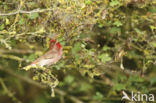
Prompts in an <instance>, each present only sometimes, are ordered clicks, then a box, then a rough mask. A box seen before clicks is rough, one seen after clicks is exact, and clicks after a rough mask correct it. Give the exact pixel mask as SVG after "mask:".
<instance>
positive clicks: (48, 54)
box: [32, 50, 57, 64]
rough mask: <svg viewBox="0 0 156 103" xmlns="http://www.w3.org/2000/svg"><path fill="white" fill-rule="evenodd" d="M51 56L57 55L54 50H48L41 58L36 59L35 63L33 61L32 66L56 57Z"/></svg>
mask: <svg viewBox="0 0 156 103" xmlns="http://www.w3.org/2000/svg"><path fill="white" fill-rule="evenodd" d="M52 54H57V52H56V51H54V50H50V51H48V52H47V53H45V54H44V55H43V56H41V57H39V58H38V59H36V60H35V61H33V62H32V64H37V63H38V62H39V61H41V60H43V59H52V58H54V57H55V56H56V55H52Z"/></svg>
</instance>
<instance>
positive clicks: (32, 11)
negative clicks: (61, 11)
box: [0, 8, 53, 16]
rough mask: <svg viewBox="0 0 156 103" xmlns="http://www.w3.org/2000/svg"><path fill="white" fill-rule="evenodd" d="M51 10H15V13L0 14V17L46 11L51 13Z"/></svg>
mask: <svg viewBox="0 0 156 103" xmlns="http://www.w3.org/2000/svg"><path fill="white" fill-rule="evenodd" d="M52 10H53V9H52V8H48V9H34V10H31V11H25V10H17V11H15V12H11V13H0V16H10V15H16V14H31V13H41V12H46V11H52Z"/></svg>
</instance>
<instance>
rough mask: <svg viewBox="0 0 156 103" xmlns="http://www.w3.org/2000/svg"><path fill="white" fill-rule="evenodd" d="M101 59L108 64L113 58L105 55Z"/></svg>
mask: <svg viewBox="0 0 156 103" xmlns="http://www.w3.org/2000/svg"><path fill="white" fill-rule="evenodd" d="M99 59H101V61H102V62H107V61H111V60H112V58H111V57H110V56H109V54H107V53H104V54H102V55H100V56H99Z"/></svg>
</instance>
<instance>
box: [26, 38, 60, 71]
mask: <svg viewBox="0 0 156 103" xmlns="http://www.w3.org/2000/svg"><path fill="white" fill-rule="evenodd" d="M62 54H63V48H62V45H61V43H60V42H58V41H57V40H54V39H51V40H50V43H49V50H48V51H47V52H46V53H45V54H44V55H42V56H41V57H39V58H37V59H36V60H35V61H33V62H32V63H31V64H30V65H28V66H26V67H24V69H25V70H29V69H30V68H31V67H37V66H40V67H44V66H50V65H52V64H55V63H57V62H58V61H59V60H60V59H61V58H62Z"/></svg>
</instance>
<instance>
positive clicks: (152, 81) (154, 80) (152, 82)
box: [150, 76, 156, 84]
mask: <svg viewBox="0 0 156 103" xmlns="http://www.w3.org/2000/svg"><path fill="white" fill-rule="evenodd" d="M150 83H151V84H154V83H156V76H155V77H152V78H151V79H150Z"/></svg>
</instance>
